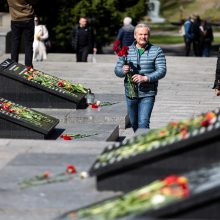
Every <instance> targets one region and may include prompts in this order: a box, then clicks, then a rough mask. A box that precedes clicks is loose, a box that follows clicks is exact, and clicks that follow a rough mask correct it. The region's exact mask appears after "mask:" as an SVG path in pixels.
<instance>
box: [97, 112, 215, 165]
mask: <svg viewBox="0 0 220 220" xmlns="http://www.w3.org/2000/svg"><path fill="white" fill-rule="evenodd" d="M217 119H218V117H217V114H216V113H215V112H208V113H205V114H201V115H199V116H197V117H195V118H191V119H187V120H182V121H178V122H170V123H169V124H168V125H167V126H166V127H164V128H161V129H156V130H150V131H149V132H148V133H146V134H144V135H140V136H139V137H137V138H134V139H133V140H132V141H129V140H127V141H126V142H124V143H122V144H121V146H119V147H114V146H113V147H111V146H110V147H109V148H108V149H107V150H105V151H104V152H103V153H102V154H100V155H99V156H98V158H97V159H96V162H95V165H94V169H99V168H100V167H104V166H107V165H108V164H109V165H110V164H112V163H117V162H119V161H121V160H123V159H127V158H130V157H133V156H136V155H138V154H142V153H144V152H149V151H151V150H153V149H157V148H159V147H164V146H166V145H169V144H170V143H175V142H179V141H181V140H184V139H186V138H188V137H189V136H190V135H194V136H195V135H198V134H200V133H201V132H202V133H203V132H204V131H205V130H206V129H208V128H209V129H210V128H213V125H214V124H216V122H217ZM218 125H219V123H218Z"/></svg>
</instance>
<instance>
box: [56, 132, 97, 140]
mask: <svg viewBox="0 0 220 220" xmlns="http://www.w3.org/2000/svg"><path fill="white" fill-rule="evenodd" d="M94 135H97V133H94V134H62V135H60V138H63V140H74V139H79V138H85V137H90V136H94Z"/></svg>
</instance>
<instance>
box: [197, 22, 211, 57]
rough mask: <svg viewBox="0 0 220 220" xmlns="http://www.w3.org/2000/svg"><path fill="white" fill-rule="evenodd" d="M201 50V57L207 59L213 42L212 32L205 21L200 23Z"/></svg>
mask: <svg viewBox="0 0 220 220" xmlns="http://www.w3.org/2000/svg"><path fill="white" fill-rule="evenodd" d="M200 28H201V33H202V35H201V48H202V56H204V57H209V56H210V50H211V46H212V42H213V40H214V35H213V30H212V26H211V24H210V23H208V22H207V20H204V21H202V24H201V27H200Z"/></svg>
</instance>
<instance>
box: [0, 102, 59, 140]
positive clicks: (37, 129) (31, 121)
mask: <svg viewBox="0 0 220 220" xmlns="http://www.w3.org/2000/svg"><path fill="white" fill-rule="evenodd" d="M58 123H59V120H58V119H56V118H54V117H51V116H49V115H46V114H43V113H40V112H38V111H35V110H32V109H29V108H26V107H24V106H22V105H19V104H16V103H14V102H11V101H9V100H6V99H4V98H0V137H1V138H23V139H46V138H47V137H49V135H50V134H51V133H52V131H53V129H54V127H55V126H56V125H57V124H58Z"/></svg>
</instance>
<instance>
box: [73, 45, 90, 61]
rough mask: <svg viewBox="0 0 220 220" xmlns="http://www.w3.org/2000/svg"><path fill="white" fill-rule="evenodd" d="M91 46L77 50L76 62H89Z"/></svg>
mask: <svg viewBox="0 0 220 220" xmlns="http://www.w3.org/2000/svg"><path fill="white" fill-rule="evenodd" d="M88 55H89V46H85V47H80V48H78V49H77V50H76V62H87V58H88Z"/></svg>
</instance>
